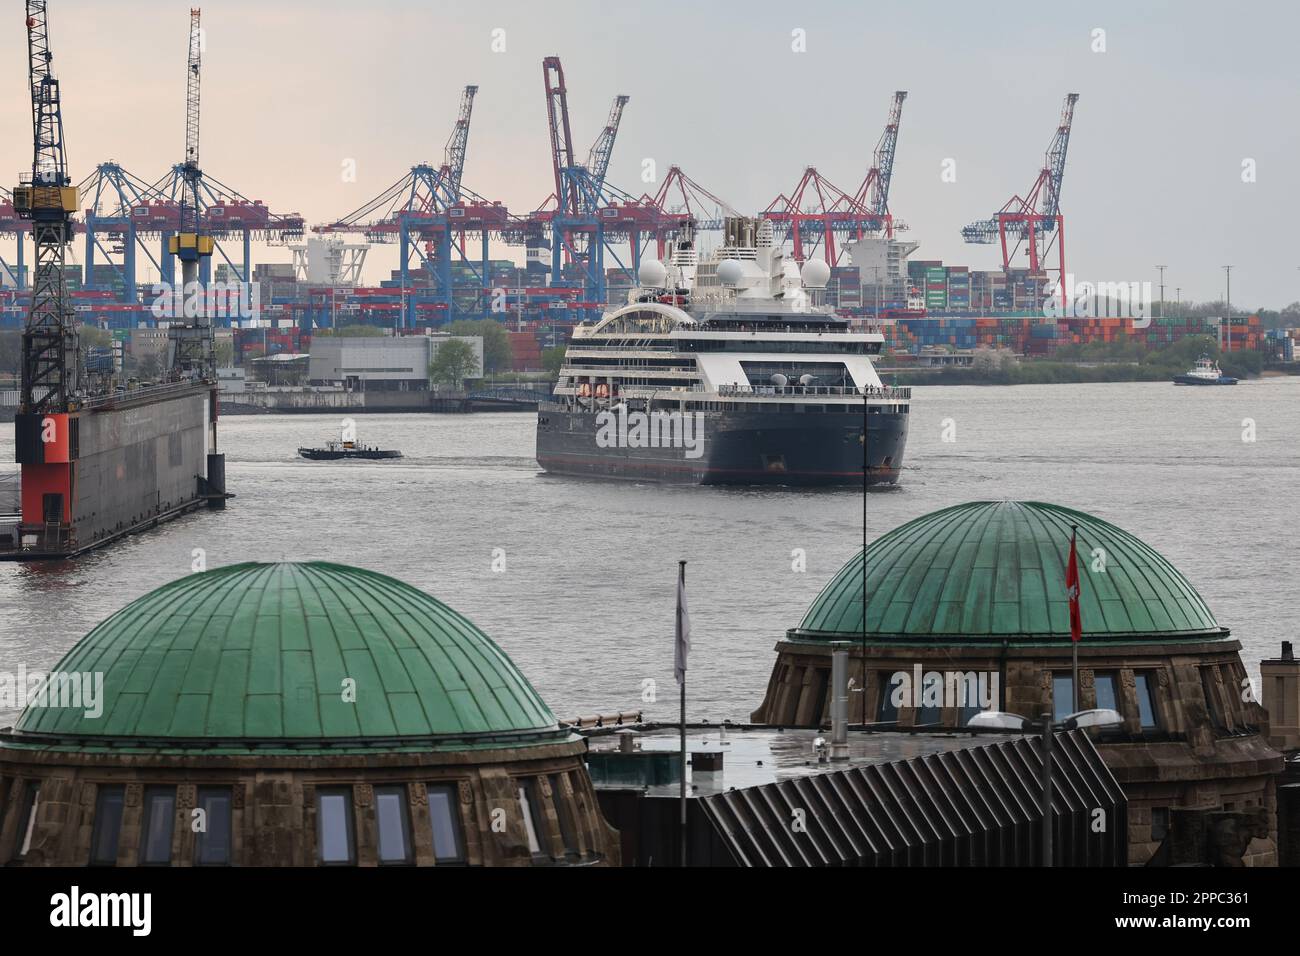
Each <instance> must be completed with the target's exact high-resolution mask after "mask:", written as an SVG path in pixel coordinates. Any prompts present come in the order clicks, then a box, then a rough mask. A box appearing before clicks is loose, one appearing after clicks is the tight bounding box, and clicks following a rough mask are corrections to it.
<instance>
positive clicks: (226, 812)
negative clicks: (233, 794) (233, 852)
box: [194, 787, 231, 866]
mask: <svg viewBox="0 0 1300 956" xmlns="http://www.w3.org/2000/svg"><path fill="white" fill-rule="evenodd" d="M230 805H231V800H230V788H229V787H199V793H198V809H200V810H202V811H203V814H202V817H201V819H202V822H203V829H201V830H199V831H198V833H196V834H195V856H194V859H195V862H196V863H198V864H199V865H200V866H228V865H229V864H230V832H231V827H230Z"/></svg>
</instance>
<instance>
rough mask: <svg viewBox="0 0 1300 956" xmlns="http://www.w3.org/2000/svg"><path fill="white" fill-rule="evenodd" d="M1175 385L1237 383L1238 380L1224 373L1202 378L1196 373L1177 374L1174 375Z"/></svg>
mask: <svg viewBox="0 0 1300 956" xmlns="http://www.w3.org/2000/svg"><path fill="white" fill-rule="evenodd" d="M1174 384H1175V385H1236V384H1237V380H1236V379H1235V378H1232V377H1231V376H1228V375H1224V376H1221V377H1219V378H1200V377H1198V376H1196V375H1176V376H1174Z"/></svg>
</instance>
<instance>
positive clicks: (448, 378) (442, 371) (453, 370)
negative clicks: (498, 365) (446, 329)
mask: <svg viewBox="0 0 1300 956" xmlns="http://www.w3.org/2000/svg"><path fill="white" fill-rule="evenodd" d="M478 374H479V368H478V356H476V355H475V354H474V346H472V345H470V344H469V343H468V342H462V341H461V340H460V339H450V340H449V341H446V342H443V343H441V344H440V345H439V346H438V351H437V352H435V353H434V355H433V361H432V362H430V363H429V379H430V381H432V382H434V383H435V384H437V385H446V386H448V387H449V388H460V387H461V386H462V385H464V384H465V379H467V378H472V377H474V376H475V375H478Z"/></svg>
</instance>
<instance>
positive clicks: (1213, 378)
mask: <svg viewBox="0 0 1300 956" xmlns="http://www.w3.org/2000/svg"><path fill="white" fill-rule="evenodd" d="M1174 384H1175V385H1236V384H1237V380H1236V379H1235V378H1233V377H1232V376H1231V375H1224V374H1223V371H1222V369H1220V368H1219V363H1218V362H1216V361H1214V360H1213V359H1212V358H1210V357H1209V356H1208V355H1202V356H1201V357H1200V358H1198V359H1197V360H1196V364H1195V365H1194V366H1192V368H1190V369H1189V370H1188V371H1187V374H1186V375H1175V376H1174Z"/></svg>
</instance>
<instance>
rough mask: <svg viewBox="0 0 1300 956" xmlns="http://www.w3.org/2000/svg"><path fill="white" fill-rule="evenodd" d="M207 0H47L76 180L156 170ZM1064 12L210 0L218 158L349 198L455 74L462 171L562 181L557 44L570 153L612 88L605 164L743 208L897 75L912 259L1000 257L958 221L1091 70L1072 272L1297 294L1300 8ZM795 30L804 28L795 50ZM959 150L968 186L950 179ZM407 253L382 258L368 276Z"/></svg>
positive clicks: (897, 189) (475, 176)
mask: <svg viewBox="0 0 1300 956" xmlns="http://www.w3.org/2000/svg"><path fill="white" fill-rule="evenodd" d="M9 6H10V7H11V8H16V7H17V6H18V5H17V4H16V3H11V4H9ZM190 6H191V3H190V0H183V2H176V0H149V2H143V0H121V2H117V0H50V8H51V33H52V42H53V45H54V50H55V66H56V71H57V75H58V76H59V78H60V81H61V86H62V90H63V97H64V115H65V123H66V130H67V142H68V150H69V157H70V161H71V166H72V174H73V179H74V181H75V180H80V179H81V178H82V177H83V176H85V175H86V174H87V173H89V172H90V171H91V170H92V168H93V166H94V164H96V163H99V162H103V161H105V160H108V159H110V158H111V159H114V160H116V161H118V162H120V163H121V164H122V165H123V166H125V167H126V168H127V169H128V170H130V171H132V172H134V173H135V174H137V175H139V176H141V177H142V178H145V179H149V180H152V179H155V178H157V177H158V176H159V175H161V173H162V172H163V171H164V170H165V169H166V168H167V167H168V166H169V165H170V164H172V163H174V162H177V161H179V159H180V158H181V153H182V152H183V145H184V120H185V116H184V94H185V54H186V34H187V30H188V11H189V8H190ZM1068 6H1069V7H1070V9H1066V7H1067V5H1066V4H1043V3H1013V2H1007V3H992V2H978V3H971V2H957V0H951V2H923V0H914V2H909V3H899V2H893V3H880V4H867V3H862V2H816V0H803V2H799V3H792V2H788V0H787V2H779V3H778V2H767V0H743V2H717V0H709V2H701V0H693V2H683V0H657V2H654V3H612V2H605V3H600V2H590V3H588V2H560V0H556V2H540V0H530V2H519V3H516V2H499V0H477V2H469V0H459V2H455V3H448V4H443V3H436V2H428V0H425V2H415V0H366V2H343V0H310V2H309V0H258V2H249V0H208V2H206V3H204V4H203V24H204V27H205V28H206V31H207V51H206V53H205V54H204V63H203V70H204V73H203V144H202V164H203V167H204V169H205V170H206V171H207V172H208V173H209V174H211V175H213V176H215V177H217V178H218V179H220V180H222V181H223V182H225V183H227V184H228V185H230V186H232V187H234V188H236V189H238V190H239V191H240V192H242V193H244V194H245V195H246V196H249V197H250V198H257V199H262V200H264V201H266V202H267V203H268V204H269V205H270V206H271V207H272V208H273V209H275V210H278V211H297V212H300V213H302V214H303V215H305V216H306V217H307V220H308V222H309V223H313V222H320V221H324V220H331V219H337V218H339V217H341V216H343V215H344V214H346V213H347V212H349V211H351V210H352V209H354V208H356V207H357V206H360V205H361V204H362V203H363V202H365V201H366V200H367V199H369V198H370V197H371V196H373V195H375V194H376V193H378V192H379V191H380V190H382V189H383V188H384V187H386V186H388V185H389V184H390V183H392V182H393V181H395V180H396V179H398V178H399V177H400V176H401V175H402V174H403V173H404V172H405V171H406V169H408V168H409V167H410V166H411V165H412V164H413V163H416V162H422V161H430V162H437V161H439V160H440V158H441V155H442V148H443V144H444V142H445V141H446V139H447V136H448V133H449V132H450V129H451V125H452V123H453V122H454V119H455V114H456V109H457V105H458V100H459V93H460V89H461V87H463V86H464V85H465V84H467V83H476V84H478V86H479V88H480V89H479V95H478V99H477V101H476V103H475V112H474V120H473V128H472V133H471V136H470V143H469V158H468V163H467V166H466V172H465V183H466V185H468V186H470V187H471V188H473V189H474V190H476V191H477V192H479V193H482V194H484V195H486V196H488V197H489V198H492V199H499V200H501V201H503V202H505V203H506V204H507V205H508V206H509V207H510V208H511V209H512V210H514V211H516V212H526V211H528V210H529V209H532V208H534V207H536V206H537V205H538V204H539V203H540V202H541V200H542V199H544V198H545V197H546V196H547V195H548V194H549V193H550V191H551V189H552V182H551V172H550V164H549V146H548V142H547V129H546V111H545V102H544V97H543V94H542V77H541V58H542V57H543V56H545V55H548V54H558V55H559V56H561V57H562V59H563V63H564V68H565V74H566V79H567V81H568V86H569V105H570V112H571V116H572V122H573V132H574V136H575V139H576V140H577V142H578V144H579V147H580V153H581V155H582V156H585V154H586V150H587V148H588V147H589V146H590V144H591V142H592V140H593V139H594V138H595V136H596V134H597V133H598V132H599V129H600V127H601V125H602V124H603V122H604V117H605V115H606V113H607V111H608V109H609V105H610V100H611V99H612V97H613V96H614V94H615V93H627V94H629V95H630V96H631V102H630V103H629V104H628V107H627V112H626V114H625V117H624V122H623V127H622V130H621V131H620V135H619V139H618V144H617V148H616V150H615V155H614V160H613V164H612V167H611V170H610V177H609V178H610V180H611V182H613V183H615V184H617V185H619V186H621V187H622V188H624V189H626V190H628V191H630V192H633V193H638V194H639V193H641V192H643V191H647V190H648V189H650V188H651V186H652V185H653V184H650V185H647V184H644V183H643V182H642V180H641V172H642V168H643V160H645V159H647V158H649V159H653V160H654V161H655V163H656V164H657V168H658V171H659V173H660V174H661V175H662V174H663V173H664V172H666V170H667V168H668V166H669V165H670V164H674V163H675V164H678V165H680V166H682V168H683V169H684V170H685V171H686V172H687V173H688V174H689V175H691V176H692V177H693V178H695V179H696V180H698V181H699V182H700V183H702V184H703V185H705V186H707V187H709V188H711V189H712V190H714V191H715V192H717V193H720V194H721V195H722V196H723V197H724V198H726V199H727V200H729V201H730V202H731V203H732V204H733V205H735V206H737V207H738V208H741V209H744V210H747V211H754V210H758V209H760V208H762V207H763V206H765V205H766V204H767V203H768V202H769V201H770V200H771V199H773V198H774V197H775V196H776V195H777V193H779V192H783V191H788V190H789V189H790V188H791V187H792V186H793V185H794V183H795V182H796V181H797V179H798V178H799V176H800V174H801V172H802V170H803V167H805V166H807V165H815V166H817V167H818V168H819V169H820V170H821V172H822V173H823V174H824V175H825V176H826V177H828V178H829V179H830V180H831V181H832V182H834V183H836V184H837V185H839V186H841V187H843V188H845V189H846V190H848V191H850V192H851V191H853V189H855V188H856V186H857V185H858V183H859V182H860V181H861V179H862V177H863V175H864V173H865V171H866V168H867V167H868V166H869V165H870V160H871V151H872V149H873V147H874V145H875V143H876V140H877V139H878V138H879V136H880V132H881V127H882V126H883V124H884V121H885V117H886V113H887V109H888V105H889V100H890V97H891V95H892V92H893V91H894V90H896V89H905V90H907V91H908V93H909V95H908V99H907V103H906V106H905V109H904V115H903V122H902V129H901V135H900V139H899V146H898V157H897V162H896V165H895V173H894V183H893V189H892V192H891V197H890V205H891V208H892V210H893V212H894V214H895V216H896V217H899V218H902V219H904V220H906V221H907V222H908V223H909V224H910V225H911V231H910V232H909V233H908V234H907V238H910V239H913V240H917V241H919V242H920V243H921V248H920V250H919V251H918V252H917V254H916V255H917V256H918V257H921V258H927V259H943V260H945V261H946V262H948V263H954V264H968V265H970V266H972V267H973V268H982V269H992V268H995V267H996V266H997V265H998V261H997V253H996V251H995V247H993V246H968V245H965V244H964V243H963V242H962V241H961V236H960V229H961V227H962V226H963V225H965V224H966V223H967V222H969V221H971V220H974V219H978V218H984V217H987V216H989V215H990V214H992V213H993V212H994V211H995V210H996V209H997V208H998V207H999V206H1001V205H1002V203H1003V202H1004V201H1005V200H1006V199H1008V198H1009V197H1010V196H1011V195H1012V193H1017V192H1018V193H1022V194H1023V193H1024V192H1025V191H1026V190H1027V189H1028V188H1029V187H1030V185H1031V183H1032V181H1033V179H1034V177H1035V175H1036V174H1037V170H1038V169H1039V167H1040V165H1041V163H1042V160H1043V152H1044V150H1045V148H1046V147H1047V144H1048V141H1049V140H1050V138H1051V135H1052V133H1053V131H1054V129H1055V126H1056V123H1057V118H1058V115H1059V112H1060V107H1061V101H1062V99H1063V97H1064V95H1065V94H1066V93H1067V92H1070V91H1075V92H1078V93H1079V94H1081V96H1080V101H1079V104H1078V108H1077V112H1076V117H1075V125H1074V135H1073V137H1072V139H1071V142H1070V151H1069V163H1068V166H1067V170H1066V175H1065V183H1064V188H1063V191H1062V209H1063V211H1064V213H1065V216H1066V238H1067V243H1068V245H1067V253H1068V264H1069V267H1070V271H1071V272H1073V273H1075V274H1076V276H1077V277H1078V278H1079V279H1091V280H1099V281H1133V280H1142V279H1150V280H1151V281H1152V282H1155V280H1156V278H1157V272H1156V269H1155V266H1156V264H1158V263H1163V264H1166V265H1168V267H1169V268H1168V270H1167V272H1166V285H1167V296H1168V298H1170V299H1171V300H1172V299H1173V297H1174V291H1173V290H1174V287H1175V286H1178V287H1181V289H1182V296H1183V298H1184V299H1196V300H1205V299H1212V298H1220V297H1222V293H1223V270H1222V268H1221V266H1223V265H1224V264H1232V265H1233V266H1234V267H1235V268H1234V269H1233V273H1232V290H1233V295H1232V298H1233V301H1234V303H1236V304H1239V305H1240V306H1242V307H1260V306H1267V307H1278V306H1281V305H1284V304H1286V303H1288V302H1291V301H1294V300H1296V299H1300V248H1298V244H1297V242H1296V239H1295V234H1296V230H1295V226H1294V223H1293V222H1292V221H1291V217H1292V216H1293V215H1295V214H1296V211H1297V210H1298V209H1300V186H1298V185H1297V173H1296V169H1297V159H1298V158H1300V149H1298V148H1297V147H1298V146H1300V126H1298V124H1297V117H1300V66H1298V65H1297V57H1296V53H1295V45H1296V37H1297V35H1300V5H1297V4H1294V3H1290V2H1281V0H1275V2H1271V3H1262V2H1235V3H1231V4H1225V3H1222V2H1217V3H1216V2H1172V0H1171V2H1154V0H1146V2H1143V0H1129V2H1119V3H1109V2H1090V3H1088V4H1077V5H1068ZM1075 8H1077V9H1075ZM7 22H8V23H9V24H10V25H9V26H8V27H6V28H5V29H3V30H0V64H3V72H0V81H2V85H0V89H4V90H8V94H7V95H6V96H5V97H4V98H3V102H5V103H8V104H9V108H8V109H5V110H3V111H2V112H0V143H3V144H4V150H5V152H6V154H7V156H8V159H7V162H8V166H9V169H10V170H11V171H12V172H11V174H10V178H14V176H13V173H16V172H17V171H18V170H21V169H23V168H24V167H25V166H26V165H28V164H29V163H30V145H29V144H30V140H31V131H30V113H29V106H28V102H27V93H26V87H25V82H24V70H25V49H24V47H25V42H26V38H25V32H24V31H23V29H22V27H21V26H20V19H19V18H18V16H17V15H16V14H15V13H11V15H10V18H9V19H8V21H7ZM497 28H500V29H502V30H504V31H505V34H504V39H505V47H506V49H505V51H504V52H494V51H493V49H492V44H493V31H494V29H497ZM1097 29H1101V30H1104V31H1105V34H1104V43H1105V52H1094V47H1095V46H1096V45H1097V39H1096V36H1097V35H1096V34H1095V32H1094V31H1096V30H1097ZM795 30H802V31H805V36H806V52H795V51H794V50H792V43H793V42H794V41H793V40H792V31H795ZM949 158H951V159H953V160H955V162H956V182H954V183H945V182H942V181H941V178H940V174H941V172H942V169H943V163H944V160H945V159H949ZM346 160H355V161H356V168H357V176H356V181H355V182H345V181H343V176H342V169H343V164H344V162H345V161H346ZM1245 160H1253V161H1254V170H1255V181H1254V182H1249V183H1247V182H1243V181H1242V175H1243V165H1242V164H1243V161H1245ZM0 248H3V249H4V255H5V257H6V258H10V259H12V257H11V252H12V246H11V244H4V245H3V246H0ZM78 254H80V250H78ZM516 254H517V255H521V254H522V251H521V250H518V251H516ZM254 258H255V261H287V254H286V253H285V252H284V251H283V250H278V251H272V252H266V253H264V252H263V251H262V250H260V249H259V250H257V251H256V252H255V256H254ZM395 261H396V256H395V254H393V252H392V251H391V250H382V251H380V252H379V253H377V254H376V253H372V262H373V263H374V265H375V266H376V268H373V269H370V270H368V271H369V272H370V273H371V274H370V276H369V278H371V279H376V278H378V277H379V275H380V273H381V272H382V271H383V270H386V269H387V268H390V267H391V266H392V265H393V264H394V263H395ZM142 278H144V277H143V276H142Z"/></svg>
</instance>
